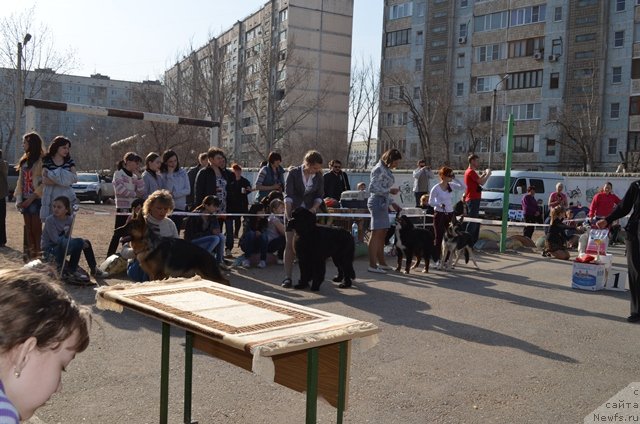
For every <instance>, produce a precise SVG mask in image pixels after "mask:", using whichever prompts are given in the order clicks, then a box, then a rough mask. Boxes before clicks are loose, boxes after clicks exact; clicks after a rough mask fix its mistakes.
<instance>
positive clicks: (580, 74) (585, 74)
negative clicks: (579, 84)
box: [573, 68, 593, 79]
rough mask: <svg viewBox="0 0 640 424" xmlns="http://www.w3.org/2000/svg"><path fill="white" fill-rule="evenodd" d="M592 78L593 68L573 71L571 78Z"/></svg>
mask: <svg viewBox="0 0 640 424" xmlns="http://www.w3.org/2000/svg"><path fill="white" fill-rule="evenodd" d="M592 76H593V68H584V69H576V70H575V71H573V77H574V78H576V79H582V78H591V77H592Z"/></svg>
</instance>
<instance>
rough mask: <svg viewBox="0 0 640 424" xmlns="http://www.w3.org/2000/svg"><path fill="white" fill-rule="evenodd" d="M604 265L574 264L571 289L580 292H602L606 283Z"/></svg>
mask: <svg viewBox="0 0 640 424" xmlns="http://www.w3.org/2000/svg"><path fill="white" fill-rule="evenodd" d="M605 274H606V269H605V265H604V264H583V263H580V262H574V263H573V268H572V269H571V287H572V288H574V289H580V290H590V291H596V290H602V289H604V284H605V282H606V275H605Z"/></svg>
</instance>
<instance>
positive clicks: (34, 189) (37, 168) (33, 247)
mask: <svg viewBox="0 0 640 424" xmlns="http://www.w3.org/2000/svg"><path fill="white" fill-rule="evenodd" d="M23 146H24V154H23V155H22V157H21V158H20V161H19V162H18V165H17V166H16V168H17V170H18V182H17V183H16V189H15V198H16V207H17V208H18V209H19V210H20V212H21V213H22V217H23V218H24V226H25V232H24V235H25V243H24V244H25V246H26V252H25V258H26V259H28V260H30V259H36V258H38V257H39V256H40V238H41V237H42V221H40V206H41V204H42V201H41V197H42V190H43V188H44V186H43V185H42V157H43V156H44V151H43V150H42V138H40V135H39V134H38V133H36V132H30V133H28V134H25V136H24V138H23Z"/></svg>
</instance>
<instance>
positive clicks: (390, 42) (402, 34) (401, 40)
mask: <svg viewBox="0 0 640 424" xmlns="http://www.w3.org/2000/svg"><path fill="white" fill-rule="evenodd" d="M409 31H410V30H408V29H401V30H400V31H393V32H387V36H386V39H387V43H386V45H387V47H394V46H401V45H403V44H409Z"/></svg>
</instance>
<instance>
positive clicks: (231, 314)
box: [96, 279, 379, 424]
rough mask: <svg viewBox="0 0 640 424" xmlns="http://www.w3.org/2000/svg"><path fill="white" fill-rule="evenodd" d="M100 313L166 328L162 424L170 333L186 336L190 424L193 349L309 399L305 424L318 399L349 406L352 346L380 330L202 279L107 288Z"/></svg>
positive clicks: (188, 417) (99, 301) (100, 297)
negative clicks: (149, 320)
mask: <svg viewBox="0 0 640 424" xmlns="http://www.w3.org/2000/svg"><path fill="white" fill-rule="evenodd" d="M96 298H97V306H98V308H101V309H110V310H115V311H122V310H123V308H127V309H131V310H133V311H136V312H139V313H142V314H144V315H147V316H150V317H153V318H156V319H158V320H160V321H162V357H161V378H160V423H162V424H164V423H166V422H167V419H168V401H169V345H170V336H169V334H170V328H171V325H175V326H177V327H180V328H183V329H184V330H185V331H186V342H185V345H186V347H185V377H184V378H185V385H184V422H185V423H191V422H192V421H191V393H192V387H191V383H192V356H193V348H196V349H198V350H201V351H203V352H206V353H208V354H210V355H212V356H214V357H217V358H219V359H222V360H224V361H226V362H229V363H231V364H234V365H236V366H238V367H240V368H244V369H245V370H248V371H252V372H254V373H256V374H258V375H261V376H264V377H265V378H268V379H271V380H273V381H274V382H276V383H278V384H281V385H283V386H286V387H289V388H291V389H293V390H296V391H299V392H304V391H306V394H307V407H306V423H315V422H316V414H317V397H318V396H322V397H324V398H325V399H326V400H327V402H328V403H329V404H331V405H333V406H334V407H335V408H336V409H337V422H338V423H342V418H343V413H344V410H345V409H346V407H347V401H348V384H347V382H348V374H349V363H350V354H351V341H352V340H353V339H356V338H361V337H369V336H372V337H370V338H369V340H368V341H369V342H372V343H375V341H376V340H377V336H374V335H376V334H377V333H378V332H379V330H378V328H377V327H376V326H375V325H373V324H371V323H368V322H364V321H358V320H355V319H351V318H347V317H343V316H340V315H335V314H331V313H328V312H324V311H320V310H317V309H312V308H307V307H304V306H300V305H296V304H294V303H290V302H286V301H282V300H277V299H273V298H269V297H266V296H261V295H259V294H256V293H251V292H248V291H244V290H240V289H236V288H233V287H229V286H224V285H221V284H218V283H214V282H211V281H207V280H200V279H174V280H171V281H170V282H167V283H160V282H151V283H145V284H127V285H121V286H112V287H101V288H100V289H98V294H97V296H96Z"/></svg>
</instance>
